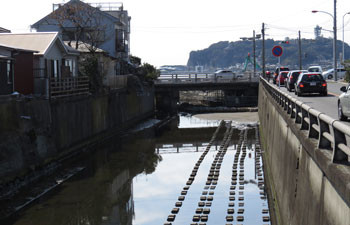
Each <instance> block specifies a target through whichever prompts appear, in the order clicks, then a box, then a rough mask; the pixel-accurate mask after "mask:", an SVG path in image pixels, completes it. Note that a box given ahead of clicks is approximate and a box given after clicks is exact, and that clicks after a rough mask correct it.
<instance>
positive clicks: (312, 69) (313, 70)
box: [308, 68, 320, 72]
mask: <svg viewBox="0 0 350 225" xmlns="http://www.w3.org/2000/svg"><path fill="white" fill-rule="evenodd" d="M308 70H309V72H320V69H319V68H310V69H308Z"/></svg>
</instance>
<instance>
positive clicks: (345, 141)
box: [260, 78, 350, 165]
mask: <svg viewBox="0 0 350 225" xmlns="http://www.w3.org/2000/svg"><path fill="white" fill-rule="evenodd" d="M260 81H261V83H262V84H263V86H264V87H265V89H266V90H267V92H268V93H269V94H270V95H271V96H272V98H273V99H274V100H275V101H276V102H277V103H278V104H279V105H280V107H281V108H282V109H283V110H284V111H285V112H286V113H287V114H288V115H289V116H290V118H292V119H294V121H295V123H296V124H298V125H300V127H299V128H300V130H305V131H307V133H308V137H309V138H312V139H316V140H317V141H318V148H319V149H327V150H330V151H332V162H333V163H344V164H348V165H349V162H350V141H349V140H350V127H349V126H348V125H346V124H344V123H342V122H340V121H339V120H335V119H333V118H331V117H330V116H328V115H326V114H324V113H321V112H319V111H317V110H316V109H314V108H312V107H310V106H308V105H307V104H305V103H303V102H301V101H299V100H297V99H296V98H293V97H292V96H290V95H288V94H286V93H284V92H282V91H280V90H279V89H278V88H276V87H274V86H273V85H272V84H270V83H269V82H267V81H266V80H265V79H263V78H261V79H260Z"/></svg>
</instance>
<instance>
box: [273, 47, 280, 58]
mask: <svg viewBox="0 0 350 225" xmlns="http://www.w3.org/2000/svg"><path fill="white" fill-rule="evenodd" d="M282 53H283V49H282V47H281V46H279V45H277V46H275V47H273V48H272V54H273V55H274V56H276V57H280V56H281V55H282Z"/></svg>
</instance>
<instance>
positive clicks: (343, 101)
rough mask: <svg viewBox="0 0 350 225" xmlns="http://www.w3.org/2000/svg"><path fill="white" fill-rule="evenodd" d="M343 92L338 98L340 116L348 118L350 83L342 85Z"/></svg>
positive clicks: (341, 118) (349, 110) (342, 118)
mask: <svg viewBox="0 0 350 225" xmlns="http://www.w3.org/2000/svg"><path fill="white" fill-rule="evenodd" d="M340 90H341V91H342V92H343V93H342V94H341V95H340V96H339V98H338V118H339V120H343V121H345V120H347V119H348V117H350V85H348V87H345V86H343V87H341V88H340Z"/></svg>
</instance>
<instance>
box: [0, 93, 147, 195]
mask: <svg viewBox="0 0 350 225" xmlns="http://www.w3.org/2000/svg"><path fill="white" fill-rule="evenodd" d="M153 114H154V91H153V89H151V88H149V89H147V88H145V89H144V91H143V93H136V92H134V91H130V90H129V91H128V90H125V89H122V90H119V91H115V92H113V93H109V94H103V95H100V96H84V97H83V96H82V97H75V98H66V99H60V100H52V101H48V100H37V99H28V98H27V99H24V98H16V97H13V98H11V97H6V98H5V99H4V98H3V99H0V177H1V179H0V189H1V183H5V182H7V181H8V180H11V179H12V180H13V179H14V178H15V177H17V176H21V175H23V174H26V173H28V170H30V171H33V170H36V168H38V167H41V166H42V165H45V164H48V163H50V162H51V161H54V160H56V159H58V158H62V157H63V156H65V155H67V154H70V153H71V152H74V151H75V150H77V149H81V148H84V147H87V146H88V145H90V144H92V143H95V142H96V141H98V140H100V139H101V138H104V137H106V136H110V135H113V134H116V133H118V132H122V131H123V130H125V129H127V128H129V127H131V126H133V125H135V124H136V123H137V122H140V121H141V120H144V119H145V118H147V117H150V116H151V115H153Z"/></svg>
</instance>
